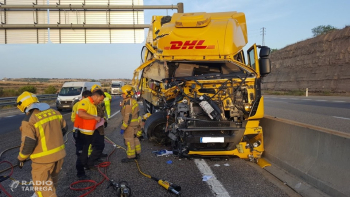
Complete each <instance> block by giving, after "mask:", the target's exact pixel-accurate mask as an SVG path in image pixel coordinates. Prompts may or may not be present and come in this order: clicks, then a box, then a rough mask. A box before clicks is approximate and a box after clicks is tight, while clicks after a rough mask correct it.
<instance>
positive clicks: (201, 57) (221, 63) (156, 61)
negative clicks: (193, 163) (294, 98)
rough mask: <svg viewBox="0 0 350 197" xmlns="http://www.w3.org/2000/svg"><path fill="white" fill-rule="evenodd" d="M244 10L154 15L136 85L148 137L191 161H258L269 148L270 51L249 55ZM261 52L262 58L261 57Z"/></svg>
mask: <svg viewBox="0 0 350 197" xmlns="http://www.w3.org/2000/svg"><path fill="white" fill-rule="evenodd" d="M247 42H248V38H247V26H246V20H245V15H244V13H241V12H220V13H206V12H200V13H175V14H173V16H172V17H171V16H153V18H152V24H151V27H150V30H149V33H148V38H147V41H146V45H145V46H144V47H143V49H142V53H141V54H143V55H141V56H142V57H144V58H143V59H144V60H143V62H144V63H143V64H141V65H140V66H139V67H138V68H137V69H136V70H135V71H134V77H133V85H134V87H135V88H136V89H138V90H139V91H140V92H141V98H142V100H143V104H144V109H145V113H150V114H151V116H150V117H149V118H148V119H147V120H146V122H145V133H146V135H147V137H148V138H149V139H153V140H156V141H158V142H162V143H167V142H168V143H169V144H170V143H171V146H172V148H173V152H174V153H176V154H178V155H179V156H183V157H190V156H193V157H195V156H201V157H203V156H211V157H213V156H238V157H240V158H243V159H247V160H250V161H255V162H257V161H258V160H259V158H260V157H261V155H262V153H263V151H264V143H263V129H262V128H261V126H259V120H260V119H261V118H262V117H263V115H264V98H263V96H262V95H261V89H260V86H261V80H262V77H264V76H266V75H267V74H269V73H270V70H271V66H270V59H269V54H270V48H268V47H266V46H258V45H255V44H254V45H253V46H251V47H250V48H249V49H248V50H247V53H246V55H247V61H246V60H245V53H244V51H243V47H244V46H245V45H246V44H247ZM258 52H259V55H258Z"/></svg>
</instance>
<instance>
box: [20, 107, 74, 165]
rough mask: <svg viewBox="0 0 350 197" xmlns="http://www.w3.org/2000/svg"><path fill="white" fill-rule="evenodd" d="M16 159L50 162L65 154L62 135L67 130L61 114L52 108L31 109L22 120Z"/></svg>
mask: <svg viewBox="0 0 350 197" xmlns="http://www.w3.org/2000/svg"><path fill="white" fill-rule="evenodd" d="M20 130H21V134H22V135H21V141H22V143H21V147H20V151H19V155H18V160H20V161H24V160H26V159H27V158H29V157H30V159H31V160H32V161H33V162H35V163H52V162H56V161H58V160H60V159H62V158H64V157H65V156H66V151H65V149H64V142H63V136H64V135H65V133H66V132H67V130H68V127H67V124H66V121H65V120H64V119H63V117H62V115H61V114H60V113H59V112H58V111H56V110H53V109H47V110H44V111H40V110H38V109H33V110H31V111H30V112H29V113H27V115H26V117H25V118H24V119H23V121H22V125H21V127H20Z"/></svg>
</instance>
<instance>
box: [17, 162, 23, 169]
mask: <svg viewBox="0 0 350 197" xmlns="http://www.w3.org/2000/svg"><path fill="white" fill-rule="evenodd" d="M23 165H24V161H20V160H18V161H17V166H18V167H19V169H22V167H23Z"/></svg>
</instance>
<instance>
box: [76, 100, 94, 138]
mask: <svg viewBox="0 0 350 197" xmlns="http://www.w3.org/2000/svg"><path fill="white" fill-rule="evenodd" d="M78 103H79V104H78V109H77V111H79V110H83V111H85V112H86V113H88V114H90V115H93V116H97V108H96V106H95V105H94V101H93V100H92V98H91V97H88V98H85V99H83V100H81V101H79V102H78ZM96 123H97V121H96V120H95V119H83V118H81V117H79V115H78V113H77V114H76V116H75V121H74V128H77V129H79V130H80V132H81V133H83V134H86V135H92V134H94V131H95V126H96Z"/></svg>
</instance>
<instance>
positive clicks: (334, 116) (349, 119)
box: [333, 116, 350, 120]
mask: <svg viewBox="0 0 350 197" xmlns="http://www.w3.org/2000/svg"><path fill="white" fill-rule="evenodd" d="M333 117H334V118H339V119H344V120H350V118H344V117H339V116H333Z"/></svg>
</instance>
